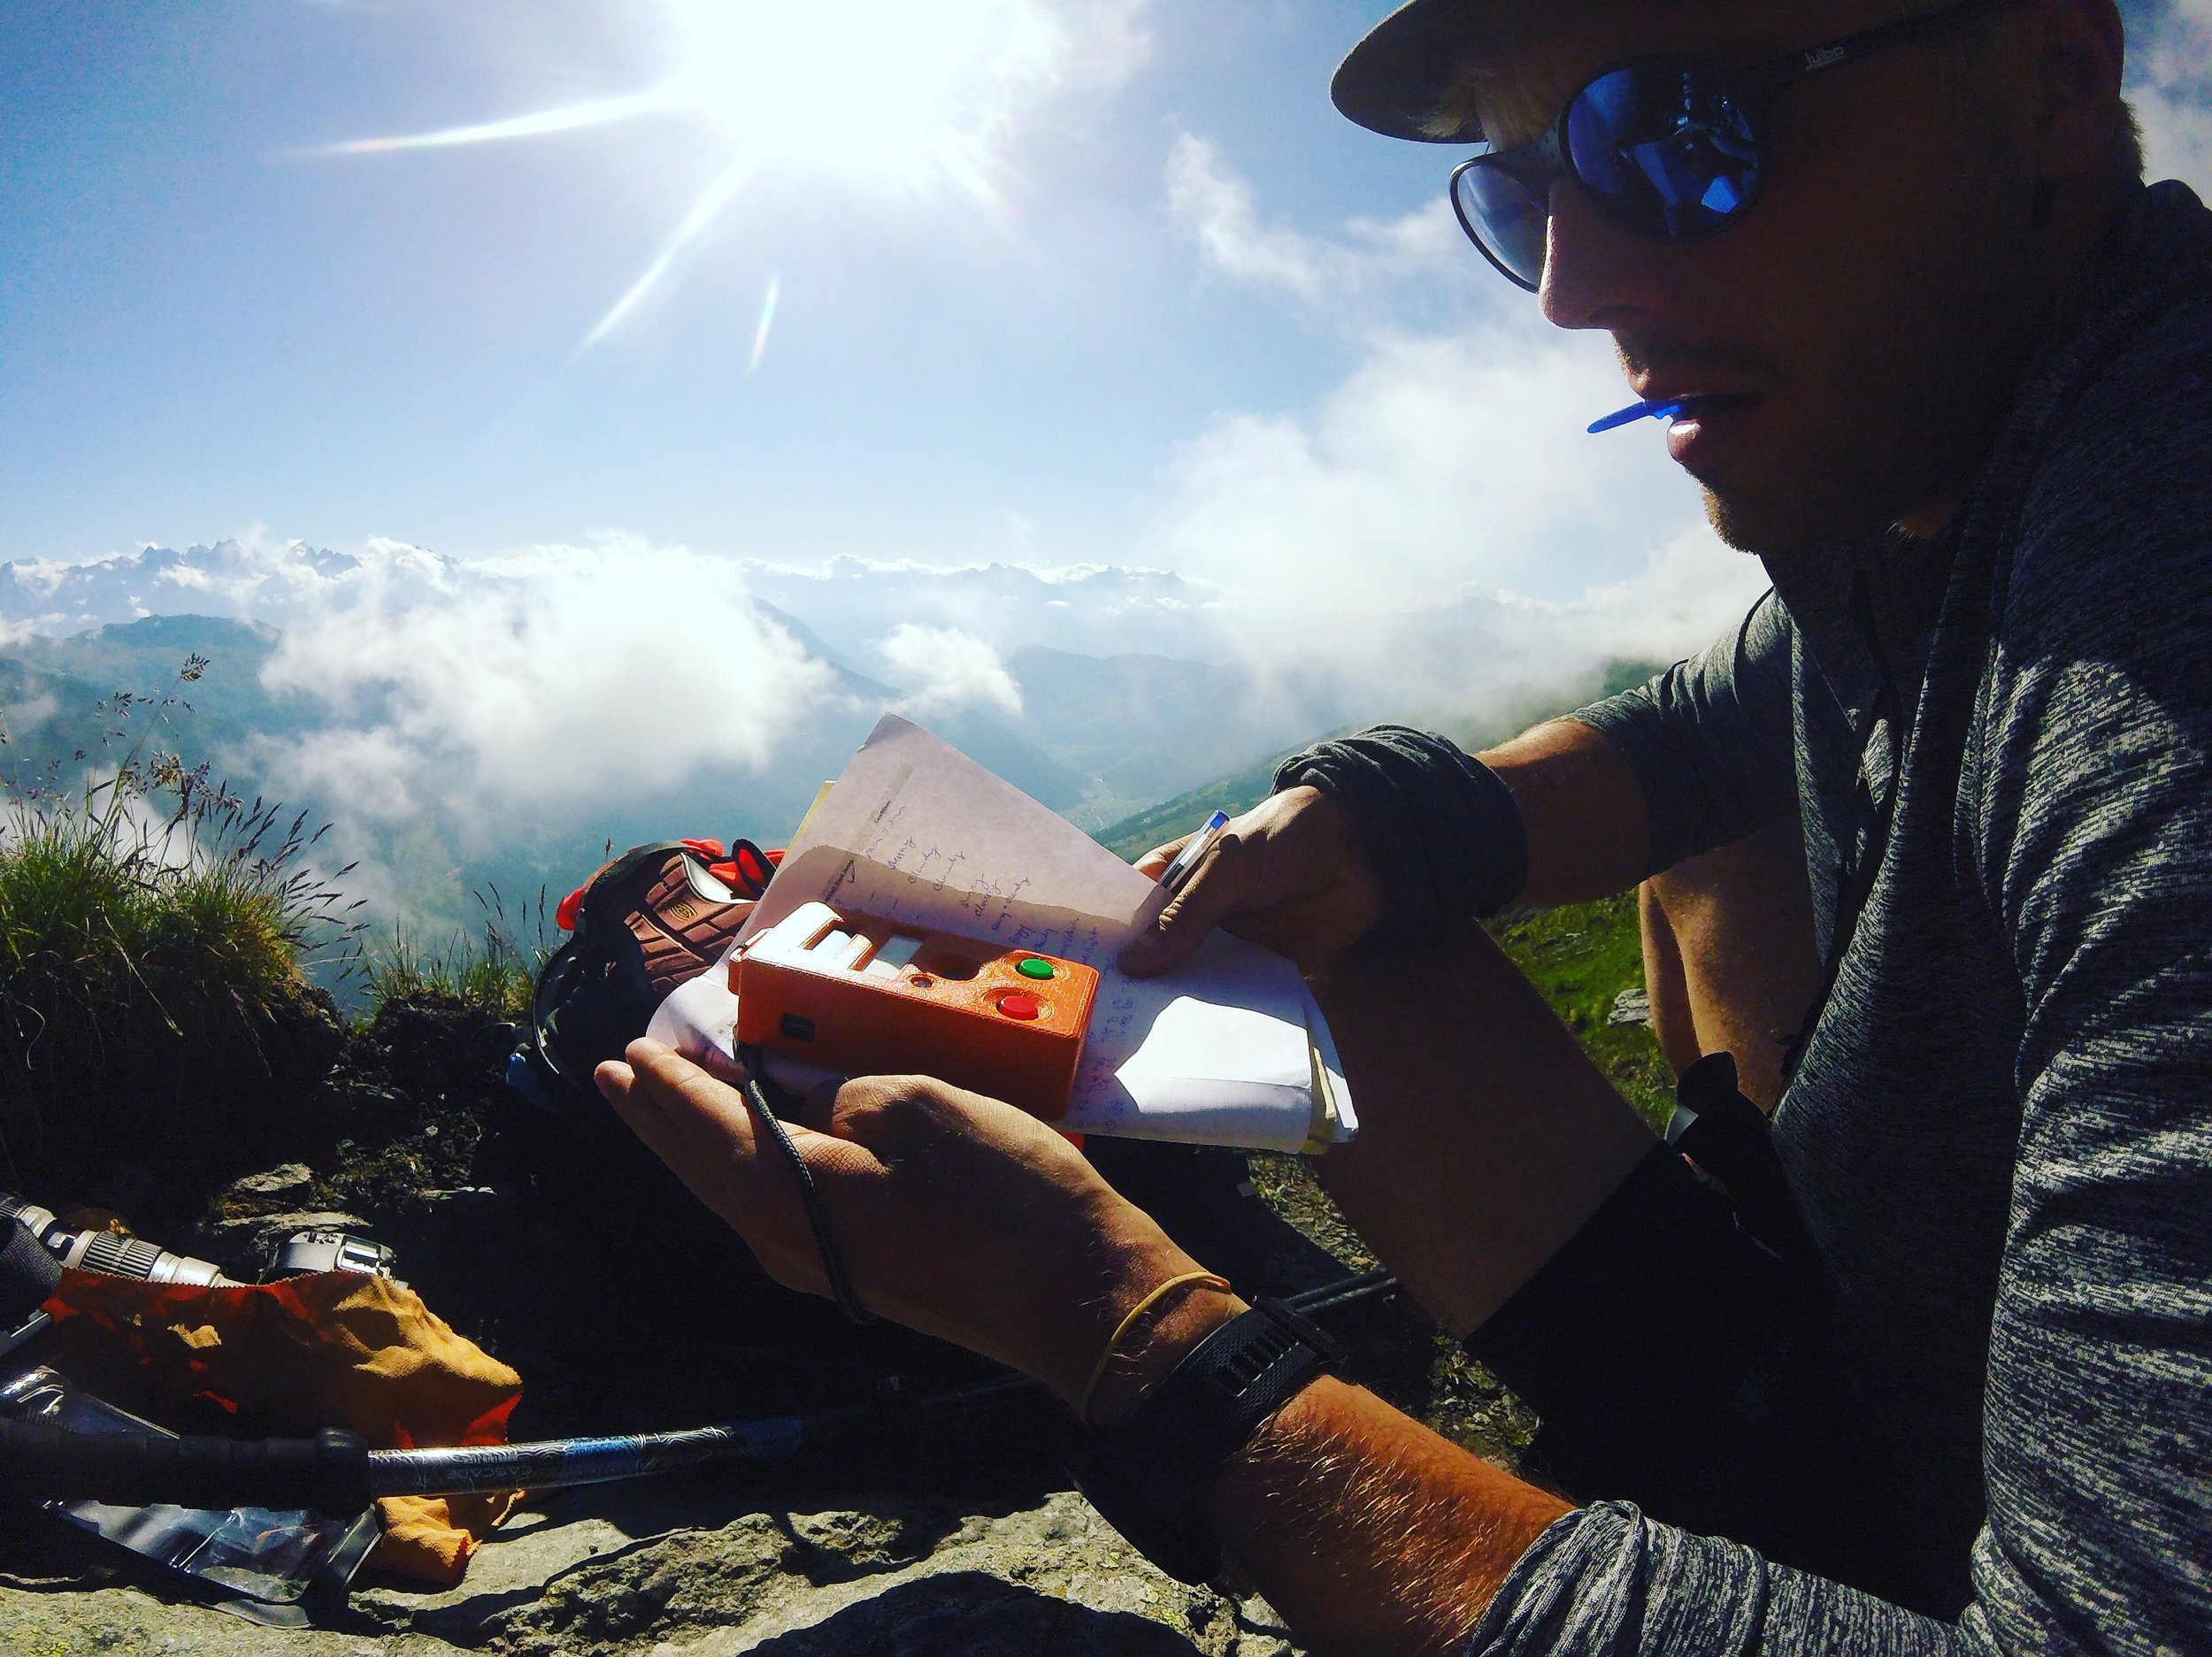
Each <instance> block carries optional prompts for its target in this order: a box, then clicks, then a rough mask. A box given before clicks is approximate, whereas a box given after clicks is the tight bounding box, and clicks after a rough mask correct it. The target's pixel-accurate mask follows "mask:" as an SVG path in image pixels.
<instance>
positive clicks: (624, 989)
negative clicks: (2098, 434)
mask: <svg viewBox="0 0 2212 1657" xmlns="http://www.w3.org/2000/svg"><path fill="white" fill-rule="evenodd" d="M781 856H782V854H781V853H780V852H764V851H763V850H761V849H760V848H759V847H757V846H756V845H754V844H753V843H752V841H750V840H738V841H737V842H735V843H734V844H733V846H732V847H731V848H730V850H729V852H728V854H727V855H724V853H723V849H722V842H721V841H719V840H656V841H654V842H653V843H652V844H650V845H648V846H634V847H632V848H630V849H629V850H628V851H626V852H624V853H623V854H622V855H620V856H619V857H617V858H615V859H613V860H612V861H611V862H609V863H604V864H603V865H602V866H601V867H600V869H599V870H598V871H597V872H596V873H595V874H594V875H593V876H592V878H590V879H589V880H588V881H586V882H585V883H584V884H583V885H582V886H579V887H578V888H577V889H576V890H575V891H574V892H572V893H571V894H569V895H568V897H567V898H566V899H565V900H564V901H562V903H561V906H560V909H559V911H558V919H559V922H560V924H561V926H562V927H563V928H564V929H565V930H566V931H567V932H568V934H569V936H568V940H567V941H566V942H565V943H564V944H562V945H561V947H559V948H558V949H557V950H555V951H554V952H553V955H552V957H551V958H550V959H549V960H548V961H547V962H546V963H545V966H544V968H543V969H542V970H541V971H540V972H539V973H538V977H537V983H536V985H535V986H534V991H533V993H532V996H531V1004H530V1020H529V1024H528V1025H527V1026H526V1029H525V1030H524V1032H523V1036H522V1040H521V1043H520V1045H518V1047H516V1048H515V1051H514V1055H513V1056H512V1057H511V1059H509V1060H508V1062H507V1085H509V1086H510V1087H511V1088H513V1089H514V1091H515V1092H517V1093H520V1094H521V1095H522V1096H523V1097H524V1098H525V1099H526V1100H528V1101H530V1102H531V1103H533V1104H534V1105H538V1106H540V1107H541V1108H543V1109H562V1108H564V1107H565V1106H566V1105H569V1104H572V1103H573V1102H574V1101H577V1100H579V1099H583V1098H590V1099H596V1097H597V1094H596V1093H595V1091H594V1089H593V1087H592V1080H591V1075H592V1071H593V1070H595V1069H597V1068H598V1066H599V1065H600V1063H601V1062H603V1061H605V1060H607V1059H614V1058H619V1057H621V1056H622V1051H623V1049H624V1048H625V1047H628V1046H629V1044H630V1043H631V1042H632V1041H634V1040H635V1039H637V1038H638V1037H640V1036H641V1035H643V1034H644V1033H645V1027H646V1025H647V1024H649V1023H651V1022H652V1017H653V1014H654V1013H655V1011H656V1010H657V1009H658V1008H659V1007H660V1004H661V1002H662V1001H665V1000H666V999H667V997H668V994H669V993H670V992H671V991H672V990H673V989H675V988H676V987H677V986H679V985H680V984H685V983H688V982H689V981H690V980H691V979H693V978H697V977H698V976H699V975H700V974H701V973H702V972H704V971H705V970H707V969H708V968H710V967H711V966H713V965H714V964H715V963H716V962H718V961H719V960H720V959H721V957H722V953H723V951H724V950H726V949H727V948H728V947H729V945H730V940H732V939H733V938H734V937H736V936H737V933H738V931H739V929H740V928H741V927H742V926H743V925H744V924H745V918H746V917H747V916H749V915H750V914H751V913H752V910H753V904H754V903H755V902H756V901H757V900H758V899H759V897H760V894H762V893H763V892H764V891H766V890H767V887H768V882H769V879H770V878H771V877H772V876H773V874H774V873H775V865H776V863H777V862H778V861H779V860H780V858H781Z"/></svg>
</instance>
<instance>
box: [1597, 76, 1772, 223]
mask: <svg viewBox="0 0 2212 1657" xmlns="http://www.w3.org/2000/svg"><path fill="white" fill-rule="evenodd" d="M1567 156H1568V161H1569V165H1571V167H1572V168H1573V170H1574V174H1575V176H1576V177H1577V178H1578V179H1580V180H1582V182H1583V184H1584V185H1585V186H1586V188H1589V189H1590V190H1591V191H1593V192H1594V194H1596V195H1597V196H1598V197H1599V198H1600V199H1601V201H1602V202H1603V203H1604V204H1605V209H1606V211H1607V212H1608V213H1609V215H1610V216H1611V217H1612V218H1614V219H1617V220H1618V221H1619V222H1620V223H1622V224H1623V225H1625V226H1627V227H1628V228H1630V229H1632V230H1635V231H1639V232H1640V233H1642V234H1645V235H1647V236H1657V237H1662V238H1664V239H1668V240H1672V239H1674V238H1677V237H1686V236H1695V235H1701V234H1706V233H1708V232H1709V231H1713V230H1717V229H1718V228H1719V227H1720V226H1722V225H1724V224H1726V223H1727V222H1728V220H1729V219H1732V218H1733V217H1734V216H1735V215H1736V214H1737V213H1739V212H1740V211H1742V210H1743V208H1744V205H1745V204H1746V203H1747V202H1749V201H1750V199H1751V198H1752V196H1755V194H1757V191H1758V187H1759V169H1760V156H1759V142H1758V140H1757V138H1756V137H1755V135H1754V134H1753V133H1752V130H1751V121H1750V119H1749V118H1748V117H1747V116H1746V115H1745V113H1744V112H1743V111H1742V110H1741V109H1740V108H1739V107H1738V106H1737V104H1736V103H1735V101H1734V100H1733V99H1732V98H1731V97H1729V96H1728V95H1727V94H1726V93H1724V92H1722V91H1719V90H1717V89H1716V88H1713V87H1711V86H1709V85H1708V84H1707V83H1706V82H1705V81H1704V79H1703V78H1702V77H1701V76H1700V75H1699V74H1698V73H1696V72H1695V71H1694V70H1685V69H1672V68H1662V67H1659V66H1657V65H1629V66H1628V67H1626V68H1623V69H1616V70H1614V71H1613V72H1612V73H1610V74H1605V75H1601V76H1599V77H1598V78H1597V79H1596V80H1595V81H1592V82H1591V83H1590V84H1589V85H1588V86H1587V87H1586V88H1583V90H1582V93H1581V96H1578V97H1577V98H1576V99H1575V101H1574V104H1573V105H1572V107H1571V108H1570V109H1569V110H1568V111H1567Z"/></svg>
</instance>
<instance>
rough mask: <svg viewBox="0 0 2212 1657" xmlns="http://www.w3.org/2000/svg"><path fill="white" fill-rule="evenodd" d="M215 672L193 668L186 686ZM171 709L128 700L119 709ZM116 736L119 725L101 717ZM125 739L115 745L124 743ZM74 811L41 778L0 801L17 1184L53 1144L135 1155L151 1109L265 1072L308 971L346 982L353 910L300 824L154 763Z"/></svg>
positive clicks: (2, 1155) (9, 1166)
mask: <svg viewBox="0 0 2212 1657" xmlns="http://www.w3.org/2000/svg"><path fill="white" fill-rule="evenodd" d="M204 665H205V664H204V663H202V662H200V661H199V660H198V659H197V658H194V659H193V660H191V661H188V662H187V663H186V664H185V667H184V669H183V671H181V672H180V674H179V676H178V685H179V686H181V685H183V684H186V683H189V682H190V681H191V680H192V679H196V677H197V673H198V670H199V669H200V668H203V667H204ZM176 689H177V687H172V692H171V694H170V695H169V696H167V697H165V698H160V699H157V698H153V697H142V696H134V695H132V694H129V693H122V692H119V693H117V694H116V696H115V697H114V698H112V699H111V700H112V702H113V704H114V707H115V708H116V709H122V710H129V709H149V708H150V709H152V710H155V711H156V715H157V718H156V720H155V723H159V718H158V716H159V714H160V712H161V711H162V710H166V709H168V708H170V707H172V706H176V705H179V703H178V699H177V698H176V696H175V694H174V693H175V690H176ZM102 711H103V713H104V714H107V715H109V717H122V716H118V715H116V714H115V712H114V710H112V709H110V708H108V707H106V706H104V707H103V709H102ZM117 734H119V735H120V734H124V733H123V732H118V733H117ZM151 734H152V731H151V729H150V727H149V728H147V729H146V730H145V732H144V734H142V735H141V736H140V737H139V740H137V741H136V742H134V743H133V744H132V745H131V746H130V748H129V749H128V751H127V753H126V754H125V755H124V756H123V758H122V759H121V760H120V761H119V763H117V765H116V767H115V769H114V770H113V771H111V772H109V773H108V774H107V775H105V776H104V777H96V778H95V779H93V780H90V781H88V782H86V783H85V784H84V785H83V786H81V788H79V789H77V790H76V791H74V792H72V791H69V790H66V789H64V788H62V787H59V786H56V784H55V782H54V780H53V779H52V778H51V777H48V778H45V779H42V780H41V781H39V782H37V783H35V784H25V783H22V782H20V781H15V782H11V783H7V784H0V1167H4V1169H5V1170H6V1171H7V1173H8V1174H9V1176H10V1177H11V1178H14V1177H17V1176H18V1175H19V1174H20V1173H21V1172H22V1171H23V1170H24V1166H25V1164H26V1163H27V1162H40V1161H42V1160H43V1153H44V1151H46V1150H49V1149H51V1148H52V1147H54V1146H55V1145H56V1144H58V1143H69V1144H74V1145H76V1146H78V1147H79V1148H80V1149H82V1148H85V1147H86V1146H87V1145H88V1143H89V1142H90V1141H92V1140H96V1139H100V1138H101V1137H102V1136H103V1135H104V1134H110V1133H111V1134H116V1135H120V1136H122V1137H125V1138H127V1137H128V1135H129V1133H130V1132H132V1129H131V1128H130V1127H129V1126H128V1125H127V1123H128V1121H129V1119H131V1118H133V1117H134V1116H135V1117H142V1116H143V1115H144V1113H145V1111H146V1110H147V1109H150V1108H151V1107H152V1101H153V1100H154V1098H155V1097H156V1096H157V1095H161V1094H163V1093H167V1094H169V1095H171V1096H173V1095H174V1094H175V1093H176V1092H177V1090H178V1088H179V1087H181V1086H185V1085H188V1083H189V1082H190V1081H191V1080H192V1079H193V1078H194V1075H195V1073H196V1072H204V1073H209V1074H211V1073H212V1072H213V1070H214V1068H215V1067H213V1066H211V1064H210V1063H209V1062H208V1061H210V1060H211V1059H212V1058H213V1057H215V1056H216V1055H222V1056H225V1057H227V1058H228V1059H232V1060H242V1061H244V1062H249V1063H252V1062H259V1064H260V1068H261V1070H262V1072H263V1074H267V1073H268V1070H269V1068H270V1067H269V1063H268V1055H266V1054H265V1051H264V1048H265V1036H266V1035H267V1033H268V1031H269V1029H270V1027H271V1025H272V1024H273V1023H275V1022H278V1021H280V1020H283V1019H286V1018H290V1019H291V1020H292V1022H294V1023H296V1022H297V1019H296V1013H297V1009H298V1005H299V1003H300V1001H302V999H303V998H304V997H306V996H307V995H308V991H307V988H306V982H305V978H304V969H306V968H307V967H308V966H310V965H311V964H318V963H319V964H322V965H324V966H326V968H327V969H328V970H330V971H331V972H332V973H333V975H334V976H335V977H336V978H340V979H342V978H344V977H345V976H346V974H347V972H348V971H349V970H350V966H351V963H352V961H353V959H354V958H355V956H356V955H357V940H358V932H359V925H358V923H357V921H356V920H355V919H354V918H353V916H354V911H355V910H357V909H358V907H359V906H358V905H357V904H348V903H347V902H346V901H344V900H343V899H342V897H341V896H340V894H339V893H338V890H337V888H336V886H334V884H333V883H334V881H335V880H336V879H337V878H341V877H342V875H343V874H344V873H345V872H346V871H343V870H340V871H334V873H332V874H331V875H329V876H326V875H325V874H323V873H322V872H321V871H319V869H318V867H317V866H316V864H315V861H314V855H313V853H314V848H315V844H316V842H317V841H318V840H319V839H320V838H321V833H322V831H320V830H318V831H316V832H312V833H311V832H309V829H308V824H307V820H306V817H305V816H304V814H302V815H300V816H296V817H290V818H289V819H288V818H287V817H285V816H284V814H283V812H282V810H281V809H280V807H277V806H275V805H273V804H269V803H266V802H262V801H258V800H256V801H252V802H248V801H244V800H241V799H239V798H238V797H237V796H236V795H234V794H231V793H230V792H229V790H228V789H227V787H225V786H223V785H222V784H221V783H220V782H219V781H215V780H213V779H211V778H210V777H209V775H208V772H207V769H206V767H204V766H202V767H198V768H196V769H189V770H188V769H187V768H186V767H185V766H184V765H183V763H182V762H181V761H180V760H179V759H177V757H176V756H174V755H173V754H169V753H163V752H158V751H157V752H155V753H154V754H153V755H152V756H151V757H150V758H149V757H145V756H144V755H145V749H146V747H147V740H148V738H149V737H150V735H151Z"/></svg>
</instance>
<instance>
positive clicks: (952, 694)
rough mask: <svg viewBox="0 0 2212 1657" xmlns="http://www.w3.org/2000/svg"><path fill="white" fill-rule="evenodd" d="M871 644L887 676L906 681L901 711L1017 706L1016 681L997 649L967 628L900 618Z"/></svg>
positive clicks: (1016, 710) (1013, 709)
mask: <svg viewBox="0 0 2212 1657" xmlns="http://www.w3.org/2000/svg"><path fill="white" fill-rule="evenodd" d="M876 648H877V649H878V651H879V653H880V654H881V655H882V656H883V659H884V662H885V663H886V664H887V665H888V667H889V668H890V670H891V674H892V677H893V678H894V679H896V680H898V682H899V683H900V684H902V685H903V686H906V687H910V694H908V695H907V697H906V699H905V700H904V701H903V702H901V703H900V704H899V708H900V711H901V712H902V713H909V714H912V715H913V716H914V717H917V718H928V717H931V716H933V715H937V714H947V713H954V712H957V711H958V710H962V709H964V708H987V709H994V708H995V709H996V710H999V711H1000V712H1002V713H1009V714H1014V715H1019V714H1020V712H1021V710H1022V692H1021V687H1020V686H1019V685H1018V684H1016V683H1015V682H1014V676H1013V675H1012V674H1011V673H1010V672H1008V671H1006V664H1005V663H1004V662H1002V661H1001V660H1000V659H999V653H998V652H997V651H996V650H995V649H993V648H991V647H990V646H989V645H988V644H987V643H985V642H984V641H982V640H981V639H979V638H977V637H976V636H975V634H973V633H965V632H963V631H962V630H961V629H959V628H957V627H922V626H917V625H915V624H913V623H912V622H902V623H901V624H900V625H898V626H896V627H895V628H893V629H892V630H891V633H890V636H889V637H887V638H886V639H884V640H882V641H879V644H878V645H877V647H876Z"/></svg>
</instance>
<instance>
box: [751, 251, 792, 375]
mask: <svg viewBox="0 0 2212 1657" xmlns="http://www.w3.org/2000/svg"><path fill="white" fill-rule="evenodd" d="M782 296H783V280H782V279H781V278H780V277H775V276H772V277H770V278H769V279H768V297H767V298H765V299H764V300H762V301H761V302H760V326H759V327H757V328H756V329H754V330H753V357H752V360H751V361H750V362H749V363H748V364H745V372H746V374H747V375H748V376H750V375H751V374H752V373H753V372H755V371H756V370H757V369H758V368H759V367H760V359H761V358H762V357H765V356H767V355H768V334H769V331H770V330H771V329H772V328H773V327H774V326H776V301H777V300H778V299H780V298H781V297H782Z"/></svg>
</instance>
